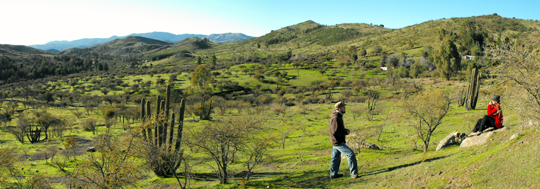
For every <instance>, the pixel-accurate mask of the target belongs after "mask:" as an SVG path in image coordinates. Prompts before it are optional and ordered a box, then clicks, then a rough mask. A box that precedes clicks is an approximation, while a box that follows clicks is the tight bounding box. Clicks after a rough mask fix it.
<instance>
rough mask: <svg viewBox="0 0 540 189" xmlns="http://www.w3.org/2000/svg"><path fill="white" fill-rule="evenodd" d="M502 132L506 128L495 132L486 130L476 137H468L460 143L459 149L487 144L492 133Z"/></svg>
mask: <svg viewBox="0 0 540 189" xmlns="http://www.w3.org/2000/svg"><path fill="white" fill-rule="evenodd" d="M502 131H506V127H503V128H501V129H497V130H493V129H486V130H485V131H484V132H483V133H481V134H479V135H478V136H472V137H468V138H467V139H465V140H463V142H461V145H460V147H462V148H464V147H471V146H478V145H483V144H485V143H487V141H488V139H489V137H491V135H493V133H497V132H502Z"/></svg>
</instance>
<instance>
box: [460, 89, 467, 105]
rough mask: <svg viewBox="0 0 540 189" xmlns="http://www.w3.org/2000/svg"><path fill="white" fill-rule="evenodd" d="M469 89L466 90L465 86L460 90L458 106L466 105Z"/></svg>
mask: <svg viewBox="0 0 540 189" xmlns="http://www.w3.org/2000/svg"><path fill="white" fill-rule="evenodd" d="M466 94H467V91H466V90H465V88H463V89H461V91H460V92H459V97H458V106H464V105H465V101H466V100H467V95H466Z"/></svg>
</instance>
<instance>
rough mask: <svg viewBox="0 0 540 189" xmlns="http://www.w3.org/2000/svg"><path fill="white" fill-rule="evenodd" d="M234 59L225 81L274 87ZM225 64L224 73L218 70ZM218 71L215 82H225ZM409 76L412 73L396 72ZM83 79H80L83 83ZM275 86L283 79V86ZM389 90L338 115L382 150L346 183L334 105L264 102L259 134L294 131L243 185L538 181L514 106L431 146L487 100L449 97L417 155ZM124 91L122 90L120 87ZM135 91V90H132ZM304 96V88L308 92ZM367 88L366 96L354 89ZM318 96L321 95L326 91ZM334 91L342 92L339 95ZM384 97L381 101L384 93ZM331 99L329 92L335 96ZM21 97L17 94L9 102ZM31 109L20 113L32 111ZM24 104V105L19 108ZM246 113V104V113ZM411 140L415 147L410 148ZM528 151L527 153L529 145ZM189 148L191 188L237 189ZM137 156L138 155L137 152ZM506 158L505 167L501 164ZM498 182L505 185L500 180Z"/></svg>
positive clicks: (161, 181) (8, 138) (314, 74)
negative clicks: (356, 114)
mask: <svg viewBox="0 0 540 189" xmlns="http://www.w3.org/2000/svg"><path fill="white" fill-rule="evenodd" d="M327 63H329V64H331V65H339V62H335V61H333V62H327ZM251 65H253V64H245V65H244V66H248V67H249V66H251ZM270 69H271V70H278V69H279V71H280V72H283V71H286V72H288V75H289V76H292V75H297V74H298V72H299V73H300V76H299V77H297V78H296V79H291V80H290V81H288V82H285V83H283V84H284V85H286V86H308V87H309V86H310V85H311V82H312V81H317V80H322V81H326V80H327V79H328V77H329V76H330V75H329V73H331V72H332V70H333V69H330V70H329V71H328V72H327V73H325V74H324V75H322V74H320V73H319V72H318V70H308V69H300V70H296V69H294V68H293V67H291V66H290V65H283V66H282V67H279V68H278V67H277V66H274V67H271V68H270ZM240 70H241V69H240V65H236V66H233V67H231V68H230V71H231V72H233V74H235V73H237V74H238V75H239V77H238V78H235V77H230V78H225V79H227V80H231V81H235V82H239V84H240V85H241V86H245V84H246V83H249V86H250V87H253V86H255V85H256V84H263V87H262V88H265V86H268V87H270V88H271V89H273V88H275V84H264V83H263V82H260V81H258V80H256V79H254V78H253V77H249V76H248V75H247V74H245V73H243V72H241V71H240ZM335 70H339V71H342V69H341V68H335ZM220 71H223V70H220ZM362 72H363V71H357V72H356V73H362ZM170 75H171V74H155V75H154V76H153V77H151V76H150V75H147V74H146V75H130V76H126V77H123V78H122V80H123V81H124V82H126V83H128V84H130V85H133V84H134V83H135V82H134V81H133V80H134V79H137V78H140V79H142V80H143V81H142V82H145V81H153V82H154V83H155V81H156V80H157V78H158V77H157V76H161V78H164V79H168V77H169V76H170ZM351 75H352V74H349V75H348V76H347V75H345V74H344V73H338V74H337V76H339V77H342V78H344V79H352V76H351ZM385 76H386V75H385V73H384V72H380V71H373V70H368V71H365V74H364V79H366V80H368V81H369V80H371V79H374V78H375V77H379V78H383V79H384V78H385ZM178 79H179V80H180V81H176V82H175V84H176V85H175V87H177V88H186V87H187V86H189V80H188V78H187V76H186V75H185V74H180V75H178ZM225 79H223V78H218V80H225ZM265 79H267V80H270V79H271V80H275V79H276V78H275V77H274V76H273V75H272V76H268V77H266V78H265ZM403 80H409V79H403ZM414 81H415V82H417V83H421V84H422V85H425V86H427V85H432V86H434V87H441V88H445V89H448V90H449V91H451V92H454V91H457V90H456V89H459V88H458V87H457V86H463V84H462V83H458V82H456V81H441V80H440V79H435V78H430V79H426V78H422V79H415V80H414ZM60 84H61V85H60V87H59V89H58V88H57V89H56V90H67V91H71V88H72V87H71V86H69V85H68V84H66V83H60ZM89 84H90V83H85V82H83V81H80V82H79V84H78V85H89ZM280 85H282V84H280ZM157 88H161V86H156V85H155V84H152V86H150V87H149V90H150V91H151V92H150V94H149V95H146V96H152V95H156V94H157V90H156V89H157ZM389 88H390V87H378V86H377V87H371V89H373V90H377V91H378V92H380V94H381V97H382V98H384V99H385V100H381V101H380V102H379V108H382V113H381V114H380V115H376V116H375V119H374V120H373V121H368V120H367V119H366V117H365V116H364V115H363V116H361V117H360V118H357V119H356V120H354V119H353V118H352V115H351V114H350V113H348V114H346V116H345V118H344V119H345V125H346V127H347V128H350V129H352V130H353V131H359V132H360V133H362V132H370V130H371V128H372V127H373V126H376V125H380V124H385V125H384V129H383V132H382V134H381V137H380V140H377V138H376V137H370V138H368V139H367V141H368V142H371V143H374V144H376V145H378V146H380V147H382V148H383V149H382V150H371V149H362V150H360V152H359V154H358V156H357V157H358V165H359V168H360V173H359V175H360V178H359V179H356V180H351V179H349V178H341V179H334V180H329V179H328V174H329V173H328V172H329V161H330V152H331V148H332V146H331V145H330V142H329V136H328V119H329V116H330V113H331V112H332V104H331V103H326V104H312V105H308V106H304V108H306V109H307V111H306V114H300V113H299V112H300V109H299V108H300V107H298V106H293V107H288V108H287V109H286V111H285V112H284V113H281V114H276V113H274V112H272V111H271V110H270V107H268V108H266V112H264V113H262V114H263V115H264V117H265V118H266V122H265V123H264V125H268V126H269V127H268V128H267V129H266V130H264V131H262V132H261V133H265V135H274V137H276V138H277V139H281V137H282V133H283V132H284V131H287V130H288V129H290V128H293V130H292V131H291V133H290V134H289V136H288V138H287V139H286V142H285V148H284V149H282V148H281V142H280V141H278V142H277V145H276V147H275V148H272V149H271V150H270V151H269V155H268V156H267V158H266V159H265V162H264V163H263V164H261V165H259V166H258V167H256V168H255V169H254V170H253V171H254V175H253V177H252V179H251V180H250V181H248V182H247V187H249V188H264V187H267V186H270V187H273V188H418V187H430V188H441V187H446V186H452V187H457V188H463V187H491V186H494V187H503V186H514V187H533V188H534V187H537V185H535V184H536V183H538V182H529V181H537V179H536V178H539V177H537V176H538V174H540V173H539V172H538V171H537V170H535V169H531V168H529V167H534V166H531V165H537V164H538V163H537V162H539V161H534V160H537V159H538V158H537V157H536V156H535V155H536V154H537V152H538V151H537V150H534V149H538V148H537V147H538V144H539V143H538V142H536V140H532V139H534V138H535V137H538V134H537V133H536V132H534V131H531V130H529V131H524V132H523V134H522V136H521V137H520V138H518V140H517V141H511V142H508V143H504V141H506V140H507V139H508V138H509V137H510V136H511V135H512V134H513V133H515V132H517V131H518V128H519V127H518V124H517V118H518V116H517V115H514V112H512V109H508V110H507V112H505V115H506V117H505V122H506V123H508V125H507V126H508V130H507V131H506V132H503V133H498V134H494V135H493V136H492V139H493V141H490V142H489V143H488V144H487V145H484V146H479V147H471V148H459V147H458V146H450V147H448V148H445V149H444V150H442V151H438V152H435V151H434V150H435V147H436V146H437V142H438V141H439V140H441V139H442V138H444V137H445V136H446V135H447V134H448V133H450V132H452V131H456V130H457V131H459V132H464V133H469V132H470V131H471V129H472V125H473V124H474V122H475V121H476V119H479V118H480V116H481V115H482V114H484V112H485V108H484V107H483V105H484V104H487V103H488V100H489V97H485V96H482V95H481V96H480V99H479V102H478V104H479V108H478V110H474V111H466V110H465V109H464V107H457V106H456V105H455V103H454V104H452V106H451V110H450V112H449V114H448V116H447V117H446V118H445V119H444V122H443V124H441V125H440V126H439V127H438V129H437V130H436V131H435V133H434V135H433V136H432V139H431V143H430V147H429V150H428V152H427V153H423V152H422V151H421V149H422V143H421V141H420V140H419V139H418V138H416V137H415V131H414V129H413V128H412V127H410V126H408V125H407V124H406V122H404V121H400V122H396V123H384V122H383V121H382V120H384V118H385V117H387V116H392V115H393V114H390V113H389V112H392V111H396V110H399V109H396V104H398V103H399V102H398V100H397V98H396V96H395V94H396V93H397V92H402V91H400V90H398V91H389ZM345 89H349V88H348V87H336V89H335V90H334V92H335V93H339V92H340V91H342V90H345ZM118 93H119V94H118V95H120V94H123V91H119V92H118ZM136 94H138V93H136ZM307 94H310V92H307ZM85 95H99V96H101V95H102V93H101V92H100V91H97V90H92V91H88V92H86V93H85ZM271 95H272V96H273V97H277V94H271ZM361 95H365V94H361ZM323 96H324V95H322V94H321V95H320V97H323ZM336 96H339V94H338V95H336ZM286 97H287V98H291V99H292V98H294V97H293V94H287V95H286ZM385 97H388V98H385ZM335 98H336V97H335ZM15 100H22V99H15ZM6 106H7V102H5V103H4V104H3V107H6ZM129 106H137V105H135V104H129ZM357 106H366V104H365V103H350V104H349V106H348V107H349V109H351V108H354V107H357ZM29 108H30V109H27V110H25V111H26V112H32V109H31V107H29ZM19 109H22V106H19ZM46 109H47V111H49V112H51V113H53V114H54V115H58V116H60V117H63V118H66V119H71V120H73V121H74V123H75V128H76V129H74V131H73V132H71V131H66V132H65V135H66V136H73V137H75V138H84V139H93V138H94V137H96V136H99V135H100V134H103V133H104V132H105V128H104V127H100V128H99V129H98V134H97V135H94V134H92V133H91V132H88V131H81V129H80V127H81V126H80V123H79V120H77V119H76V118H75V116H74V115H73V114H72V113H71V112H72V111H73V110H80V111H83V112H84V114H83V116H82V117H81V118H80V119H81V120H84V119H86V118H88V117H93V118H96V119H98V120H100V121H99V123H98V124H102V123H103V121H102V120H103V118H102V117H103V116H102V115H99V111H98V109H97V108H96V109H94V112H91V114H90V115H87V114H86V111H85V109H84V108H82V107H69V106H68V107H67V108H46ZM244 111H245V110H244ZM238 114H239V113H238V112H237V111H236V110H233V111H232V114H230V115H229V114H226V115H224V116H236V115H238ZM213 115H214V116H213V117H214V119H216V120H219V119H221V118H223V117H224V116H221V115H219V114H217V113H214V114H213ZM186 116H187V117H186V120H194V119H195V120H197V119H198V118H194V117H191V115H186ZM17 122H18V120H17V119H15V120H13V121H12V122H11V123H10V125H16V124H17ZM205 123H208V122H207V121H200V122H191V121H189V122H187V121H186V122H185V128H186V130H190V129H192V130H198V129H201V128H202V127H203V126H204V124H205ZM137 125H138V122H135V123H131V126H132V127H136V126H137ZM301 127H305V133H304V132H302V130H301ZM111 131H112V133H113V134H114V135H115V136H118V135H120V134H121V133H123V132H124V131H123V129H122V127H121V123H117V125H116V126H114V127H113V128H112V130H111ZM518 141H527V143H525V144H520V143H519V142H518ZM61 143H62V141H61V139H59V138H54V139H52V140H50V141H48V142H42V143H38V144H29V143H28V141H27V142H26V143H25V144H20V143H19V142H17V141H15V139H14V137H13V136H12V135H11V134H9V133H6V132H3V131H1V132H0V147H14V148H17V149H18V151H19V153H20V154H25V153H26V154H36V153H42V152H44V150H46V149H47V147H55V148H63V145H62V144H61ZM415 144H416V145H415ZM531 149H532V150H531ZM186 153H187V154H189V155H190V156H191V157H192V159H191V161H190V162H191V165H192V166H193V170H192V172H193V173H194V175H193V179H192V187H195V188H206V187H212V188H213V187H218V188H238V187H240V179H241V178H240V177H234V178H231V183H230V184H226V185H219V181H218V180H217V178H216V176H215V173H214V172H213V169H212V168H211V165H213V164H212V162H211V160H210V159H209V157H208V155H206V154H204V153H202V152H200V151H190V150H187V149H186ZM85 158H86V157H85V155H83V156H78V157H77V160H74V161H73V162H70V163H69V164H68V169H67V170H68V172H69V171H73V170H74V168H75V167H76V165H77V163H78V162H79V161H81V160H84V159H85ZM138 161H141V160H140V159H139V160H138ZM245 161H246V158H245V156H243V155H241V154H240V157H239V159H238V161H237V162H235V163H234V164H232V165H231V167H230V170H231V172H232V173H233V174H236V173H239V172H242V171H244V170H245V167H244V165H243V163H244V162H245ZM32 163H36V166H32ZM17 165H18V167H25V168H26V169H27V170H28V172H27V173H25V175H26V176H32V175H35V174H36V173H35V172H34V171H36V170H38V171H39V173H41V174H44V175H47V176H48V177H52V178H60V177H62V176H64V175H65V174H64V173H63V172H61V171H59V170H58V168H56V167H54V166H52V165H51V164H49V163H47V162H46V160H33V159H23V160H22V161H20V162H18V164H17ZM501 165H506V166H501ZM347 168H348V166H347V162H346V161H345V160H343V161H342V164H341V173H344V174H345V175H347V173H346V172H347ZM501 172H504V173H505V174H504V176H503V178H505V179H504V182H503V181H498V180H496V179H493V178H496V177H497V176H500V173H501ZM141 174H144V175H146V177H145V178H144V179H143V180H140V181H138V182H137V183H136V184H135V186H133V187H137V188H138V187H142V188H148V187H164V186H175V185H176V179H174V178H159V177H156V176H155V175H154V174H153V173H152V172H151V171H144V172H142V173H141ZM505 182H508V183H511V184H507V183H505ZM53 186H54V187H56V188H63V187H64V186H65V185H61V184H59V183H54V184H53Z"/></svg>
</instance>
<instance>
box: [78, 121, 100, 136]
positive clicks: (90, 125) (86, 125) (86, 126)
mask: <svg viewBox="0 0 540 189" xmlns="http://www.w3.org/2000/svg"><path fill="white" fill-rule="evenodd" d="M96 123H97V121H96V119H94V118H87V119H85V120H84V121H83V122H82V129H83V131H92V133H94V134H96V126H97V124H96Z"/></svg>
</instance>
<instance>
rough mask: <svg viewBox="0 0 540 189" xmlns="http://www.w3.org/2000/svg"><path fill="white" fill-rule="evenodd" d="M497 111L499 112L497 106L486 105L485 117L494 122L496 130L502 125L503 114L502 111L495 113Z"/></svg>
mask: <svg viewBox="0 0 540 189" xmlns="http://www.w3.org/2000/svg"><path fill="white" fill-rule="evenodd" d="M497 110H500V106H499V105H488V109H487V115H488V116H489V117H491V118H493V119H494V120H495V127H497V129H498V128H501V127H502V124H503V113H502V110H500V111H499V112H498V113H497Z"/></svg>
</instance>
